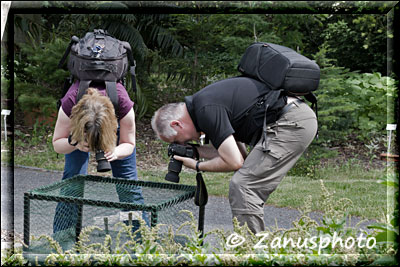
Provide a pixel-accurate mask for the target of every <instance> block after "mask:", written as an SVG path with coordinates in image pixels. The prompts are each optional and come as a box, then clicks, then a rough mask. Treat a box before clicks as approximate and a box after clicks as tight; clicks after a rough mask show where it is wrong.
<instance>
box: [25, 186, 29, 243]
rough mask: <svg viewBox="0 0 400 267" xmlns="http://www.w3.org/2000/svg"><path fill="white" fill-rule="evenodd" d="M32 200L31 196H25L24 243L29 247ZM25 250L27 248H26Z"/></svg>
mask: <svg viewBox="0 0 400 267" xmlns="http://www.w3.org/2000/svg"><path fill="white" fill-rule="evenodd" d="M29 209H30V200H29V194H28V193H25V194H24V243H25V245H27V246H29V235H30V225H29V224H30V221H29V220H30V210H29ZM24 249H25V247H24Z"/></svg>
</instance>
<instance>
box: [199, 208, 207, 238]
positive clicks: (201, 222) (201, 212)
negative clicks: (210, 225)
mask: <svg viewBox="0 0 400 267" xmlns="http://www.w3.org/2000/svg"><path fill="white" fill-rule="evenodd" d="M205 208H206V206H200V207H199V228H198V230H199V232H200V238H203V235H204V213H205ZM201 245H203V242H201Z"/></svg>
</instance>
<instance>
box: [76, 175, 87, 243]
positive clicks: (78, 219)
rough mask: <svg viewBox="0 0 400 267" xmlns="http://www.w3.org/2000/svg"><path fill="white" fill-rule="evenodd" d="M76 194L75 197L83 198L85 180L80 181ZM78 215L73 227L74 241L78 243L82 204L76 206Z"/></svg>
mask: <svg viewBox="0 0 400 267" xmlns="http://www.w3.org/2000/svg"><path fill="white" fill-rule="evenodd" d="M78 186H79V187H78V194H77V197H81V198H83V196H84V193H85V180H82V181H81V183H79V185H78ZM77 206H78V214H77V218H76V220H77V221H76V226H75V241H76V242H78V241H79V235H80V234H81V230H82V218H83V204H78V205H77Z"/></svg>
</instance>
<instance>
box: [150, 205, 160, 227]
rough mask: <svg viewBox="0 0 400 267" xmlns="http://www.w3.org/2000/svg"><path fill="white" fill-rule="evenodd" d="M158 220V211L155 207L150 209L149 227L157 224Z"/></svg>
mask: <svg viewBox="0 0 400 267" xmlns="http://www.w3.org/2000/svg"><path fill="white" fill-rule="evenodd" d="M157 222H158V213H157V210H156V209H153V210H152V211H151V223H150V224H151V227H155V226H156V225H157Z"/></svg>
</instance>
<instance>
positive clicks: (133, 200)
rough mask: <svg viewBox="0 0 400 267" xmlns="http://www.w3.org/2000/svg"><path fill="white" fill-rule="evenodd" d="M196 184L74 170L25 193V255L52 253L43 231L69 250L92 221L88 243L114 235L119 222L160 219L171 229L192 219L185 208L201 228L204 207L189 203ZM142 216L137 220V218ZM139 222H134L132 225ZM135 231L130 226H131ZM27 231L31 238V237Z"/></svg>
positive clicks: (157, 221) (155, 221) (158, 221)
mask: <svg viewBox="0 0 400 267" xmlns="http://www.w3.org/2000/svg"><path fill="white" fill-rule="evenodd" d="M195 192H196V186H190V185H181V184H171V183H157V182H150V181H132V180H127V179H121V178H110V177H102V176H93V175H77V176H74V177H72V178H70V179H66V180H63V181H61V182H57V183H54V184H51V185H48V186H43V187H40V188H37V189H34V190H31V191H29V192H26V193H25V194H24V243H25V244H26V245H28V246H27V247H25V248H24V253H25V254H49V253H53V252H54V251H52V249H51V247H50V245H49V243H48V242H45V241H44V240H38V239H37V237H39V236H41V235H47V236H50V237H52V238H53V239H54V240H56V241H57V242H58V243H59V244H60V246H61V247H62V249H63V250H64V251H66V250H68V249H71V248H72V247H73V245H74V244H75V242H76V241H78V240H79V234H80V233H81V231H82V229H83V228H85V227H87V226H97V227H98V228H100V229H102V231H97V232H96V231H94V232H93V234H92V236H91V237H90V241H91V242H101V240H104V237H105V235H106V234H109V235H111V237H116V235H117V234H118V231H116V230H113V229H116V228H117V227H116V226H118V225H117V224H118V223H123V224H127V225H129V224H130V225H132V228H133V229H134V228H135V227H134V225H137V223H138V222H140V221H142V222H144V223H146V224H147V226H148V227H154V226H156V225H157V224H165V225H167V226H168V227H172V228H173V229H174V230H175V231H176V230H177V229H178V227H179V226H181V225H182V224H183V223H185V222H187V221H188V220H190V219H191V216H190V214H189V213H188V212H182V210H186V211H190V212H191V213H192V215H193V217H194V218H195V220H197V221H198V229H199V230H200V231H202V230H203V227H204V207H203V209H202V207H200V208H199V207H197V206H196V205H195V204H194V202H193V199H194V196H195ZM140 219H142V220H140ZM138 227H139V225H137V227H136V229H137V228H138ZM133 231H134V230H133ZM32 236H34V237H35V238H34V239H33V238H32Z"/></svg>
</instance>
